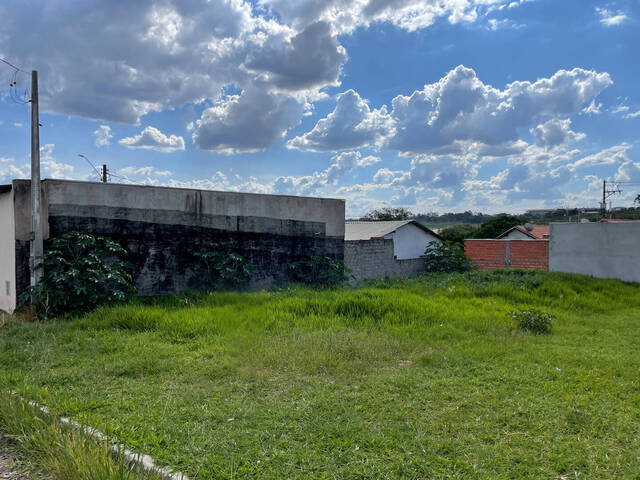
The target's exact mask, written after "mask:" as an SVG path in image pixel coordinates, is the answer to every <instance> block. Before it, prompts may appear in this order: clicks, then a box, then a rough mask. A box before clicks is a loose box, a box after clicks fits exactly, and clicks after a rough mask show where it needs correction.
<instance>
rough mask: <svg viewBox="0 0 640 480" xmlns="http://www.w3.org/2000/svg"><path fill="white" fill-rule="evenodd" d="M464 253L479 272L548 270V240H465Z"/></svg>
mask: <svg viewBox="0 0 640 480" xmlns="http://www.w3.org/2000/svg"><path fill="white" fill-rule="evenodd" d="M507 243H508V244H509V248H508V251H509V258H508V259H507V258H506V256H507ZM464 253H465V255H466V256H467V257H469V258H470V259H471V261H472V262H473V264H474V265H476V266H477V267H478V269H480V270H496V269H500V268H522V269H527V270H549V241H548V240H466V241H465V242H464Z"/></svg>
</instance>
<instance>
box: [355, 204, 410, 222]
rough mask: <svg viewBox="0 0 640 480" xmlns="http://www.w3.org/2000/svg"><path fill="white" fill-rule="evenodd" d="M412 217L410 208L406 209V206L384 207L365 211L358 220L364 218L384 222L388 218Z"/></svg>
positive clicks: (401, 218)
mask: <svg viewBox="0 0 640 480" xmlns="http://www.w3.org/2000/svg"><path fill="white" fill-rule="evenodd" d="M412 217H413V213H411V210H407V209H406V208H401V207H397V208H393V207H384V208H380V209H377V210H371V211H370V212H368V213H366V214H365V215H364V217H362V218H360V220H366V221H369V222H385V221H390V220H408V219H409V218H412Z"/></svg>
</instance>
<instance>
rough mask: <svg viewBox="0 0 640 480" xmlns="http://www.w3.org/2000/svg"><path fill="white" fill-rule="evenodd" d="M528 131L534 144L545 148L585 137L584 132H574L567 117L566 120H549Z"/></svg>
mask: <svg viewBox="0 0 640 480" xmlns="http://www.w3.org/2000/svg"><path fill="white" fill-rule="evenodd" d="M530 131H531V135H533V137H534V138H535V140H536V145H538V146H539V147H544V148H547V149H548V148H553V147H557V146H559V145H564V144H565V143H569V142H577V141H580V140H582V139H583V138H584V137H585V134H584V133H576V132H574V131H572V130H571V120H570V119H568V118H567V119H566V120H559V119H552V120H549V121H547V122H545V123H542V124H540V125H538V126H537V127H535V128H532V129H531V130H530Z"/></svg>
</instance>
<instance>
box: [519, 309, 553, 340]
mask: <svg viewBox="0 0 640 480" xmlns="http://www.w3.org/2000/svg"><path fill="white" fill-rule="evenodd" d="M511 317H512V318H514V319H515V320H516V321H517V322H518V326H519V327H520V330H523V331H525V332H531V333H536V334H544V333H551V327H552V325H553V323H552V320H553V318H554V317H553V315H551V314H550V313H546V312H542V311H540V310H536V309H535V308H532V309H530V310H520V311H518V312H511Z"/></svg>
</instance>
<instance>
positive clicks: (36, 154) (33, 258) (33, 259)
mask: <svg viewBox="0 0 640 480" xmlns="http://www.w3.org/2000/svg"><path fill="white" fill-rule="evenodd" d="M39 127H40V124H39V112H38V72H37V71H36V70H33V71H32V72H31V248H30V259H29V260H30V262H29V267H30V273H31V275H30V280H31V281H30V284H31V286H32V287H33V286H36V285H37V284H38V283H39V282H40V279H41V278H42V270H41V269H40V268H39V265H40V262H41V259H42V255H43V253H44V247H43V237H44V235H43V232H42V217H41V212H42V205H41V202H42V190H41V188H42V187H41V183H40V128H39Z"/></svg>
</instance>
